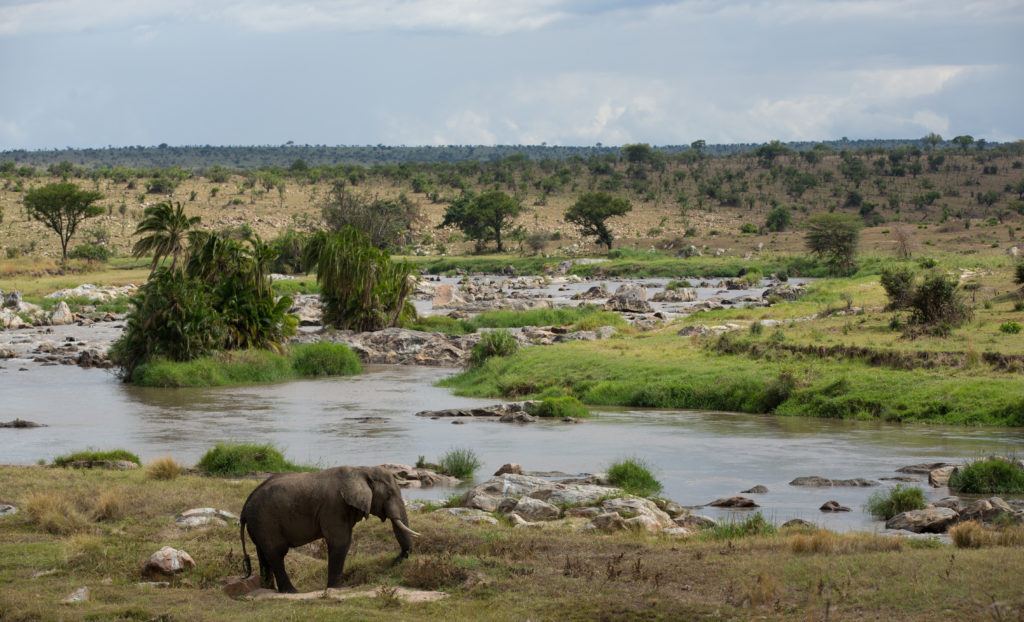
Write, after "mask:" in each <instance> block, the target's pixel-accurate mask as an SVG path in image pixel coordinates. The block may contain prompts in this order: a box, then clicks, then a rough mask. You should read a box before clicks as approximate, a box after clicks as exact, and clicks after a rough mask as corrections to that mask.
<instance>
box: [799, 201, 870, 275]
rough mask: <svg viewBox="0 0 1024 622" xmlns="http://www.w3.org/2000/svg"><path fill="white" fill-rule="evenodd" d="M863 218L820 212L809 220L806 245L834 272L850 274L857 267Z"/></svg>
mask: <svg viewBox="0 0 1024 622" xmlns="http://www.w3.org/2000/svg"><path fill="white" fill-rule="evenodd" d="M860 228H861V223H860V220H859V219H857V218H856V217H854V216H849V215H846V214H836V213H827V214H818V215H817V216H814V217H812V218H811V219H810V220H809V221H808V228H807V236H806V238H805V241H806V243H807V248H808V249H810V251H811V252H812V253H814V254H815V255H817V256H818V257H820V258H822V259H823V260H825V262H826V263H827V264H828V265H829V269H830V270H831V271H832V272H833V273H834V274H840V275H844V274H850V273H852V272H853V269H854V267H855V264H854V257H855V256H856V254H857V243H858V242H859V241H860Z"/></svg>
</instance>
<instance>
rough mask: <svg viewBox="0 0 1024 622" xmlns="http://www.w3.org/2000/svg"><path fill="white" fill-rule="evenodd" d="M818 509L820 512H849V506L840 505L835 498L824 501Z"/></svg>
mask: <svg viewBox="0 0 1024 622" xmlns="http://www.w3.org/2000/svg"><path fill="white" fill-rule="evenodd" d="M818 509H819V510H821V511H822V512H849V511H850V508H848V507H846V506H845V505H840V503H839V502H838V501H835V500H829V501H826V502H825V503H823V504H822V505H821V507H820V508H818Z"/></svg>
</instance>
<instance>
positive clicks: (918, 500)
mask: <svg viewBox="0 0 1024 622" xmlns="http://www.w3.org/2000/svg"><path fill="white" fill-rule="evenodd" d="M924 506H925V500H924V491H923V490H921V489H920V488H918V487H916V486H903V485H902V484H896V486H895V487H893V488H892V489H890V490H888V491H884V490H879V491H878V492H875V493H874V494H872V495H871V496H870V497H869V498H868V502H867V505H866V506H865V507H866V508H867V510H868V512H870V513H871V515H872V516H874V517H875V518H877V519H880V520H889V519H890V518H892V517H893V516H896V515H897V514H902V513H903V512H909V511H911V510H920V509H922V508H924Z"/></svg>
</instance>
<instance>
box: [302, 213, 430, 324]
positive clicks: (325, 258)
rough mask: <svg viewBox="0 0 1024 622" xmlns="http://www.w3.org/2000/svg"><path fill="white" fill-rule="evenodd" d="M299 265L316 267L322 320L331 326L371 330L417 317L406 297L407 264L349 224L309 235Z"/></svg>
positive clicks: (409, 267)
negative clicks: (337, 229)
mask: <svg viewBox="0 0 1024 622" xmlns="http://www.w3.org/2000/svg"><path fill="white" fill-rule="evenodd" d="M303 263H304V264H305V266H306V269H315V270H316V280H317V283H319V284H320V301H321V303H322V304H323V310H324V322H325V323H327V324H329V325H331V326H334V327H336V328H342V329H351V330H356V331H372V330H380V329H382V328H388V327H390V326H400V325H401V324H403V323H404V322H406V321H411V319H413V318H415V317H416V311H415V309H413V307H412V305H411V304H409V303H408V302H407V301H406V298H407V297H408V296H409V294H410V293H412V283H411V280H410V278H409V277H410V275H411V274H412V265H411V264H409V263H406V262H394V261H392V260H391V257H390V255H388V254H387V253H386V252H385V251H382V250H380V249H379V248H377V247H375V246H373V244H371V243H370V239H369V238H367V237H366V236H365V235H363V234H362V233H360V232H359V231H357V230H356V229H354V228H352V227H345V228H344V229H342V230H341V231H340V232H338V233H324V232H321V233H318V234H316V235H314V236H313V238H312V239H311V240H310V242H309V244H307V245H306V250H305V253H304V257H303Z"/></svg>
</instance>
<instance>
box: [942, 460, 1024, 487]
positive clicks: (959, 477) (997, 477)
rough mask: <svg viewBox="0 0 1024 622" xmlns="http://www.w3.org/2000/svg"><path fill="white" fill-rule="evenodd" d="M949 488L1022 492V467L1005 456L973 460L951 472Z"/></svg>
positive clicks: (1023, 478)
mask: <svg viewBox="0 0 1024 622" xmlns="http://www.w3.org/2000/svg"><path fill="white" fill-rule="evenodd" d="M949 489H950V490H953V491H955V492H960V493H967V494H1021V493H1024V467H1022V466H1021V465H1020V464H1018V463H1017V462H1015V461H1013V460H1010V459H1006V458H998V457H994V458H985V459H984V460H975V461H974V462H971V463H970V464H967V465H965V466H963V467H961V468H959V469H956V470H955V471H954V472H953V475H952V476H950V478H949Z"/></svg>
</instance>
